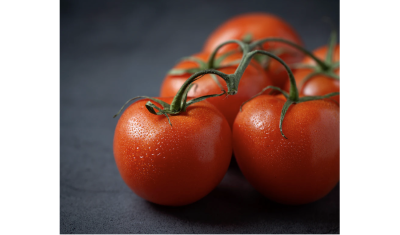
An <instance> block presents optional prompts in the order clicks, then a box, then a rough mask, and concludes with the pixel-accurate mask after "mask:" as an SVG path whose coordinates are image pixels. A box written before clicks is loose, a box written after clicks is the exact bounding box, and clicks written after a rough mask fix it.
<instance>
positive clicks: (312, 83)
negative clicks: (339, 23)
mask: <svg viewBox="0 0 400 235" xmlns="http://www.w3.org/2000/svg"><path fill="white" fill-rule="evenodd" d="M327 52H328V47H327V46H323V47H320V48H318V49H317V50H315V51H313V54H314V55H315V56H316V57H317V58H319V59H321V60H323V61H325V59H326V54H327ZM339 52H340V46H339V45H336V46H335V48H334V51H333V59H332V61H333V63H335V62H339V61H340V53H339ZM302 64H305V65H313V66H317V64H316V62H315V61H314V60H313V59H311V58H309V57H306V58H305V59H304V60H303V61H302ZM312 72H314V70H313V69H296V70H295V72H294V77H295V79H296V84H297V87H298V89H299V93H300V96H322V95H326V94H329V93H332V92H339V91H340V82H339V80H336V79H333V78H330V77H328V76H325V75H315V76H313V77H312V78H311V79H309V80H308V81H306V82H305V83H304V84H303V83H302V81H303V79H304V78H306V77H307V76H308V75H309V74H311V73H312ZM339 72H340V68H339V67H338V68H336V69H335V70H334V73H335V74H336V75H339ZM301 84H302V85H301ZM289 86H290V82H289V81H288V82H287V83H286V86H285V90H287V91H288V90H289ZM331 99H333V100H335V101H336V102H338V103H339V104H340V98H339V96H334V97H332V98H331Z"/></svg>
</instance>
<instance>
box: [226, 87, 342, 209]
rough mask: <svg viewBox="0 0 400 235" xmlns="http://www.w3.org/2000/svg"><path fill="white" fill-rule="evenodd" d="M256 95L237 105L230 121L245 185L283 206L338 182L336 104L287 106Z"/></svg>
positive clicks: (313, 198)
mask: <svg viewBox="0 0 400 235" xmlns="http://www.w3.org/2000/svg"><path fill="white" fill-rule="evenodd" d="M285 101H286V99H285V98H284V97H283V96H279V97H275V96H270V95H261V96H258V97H256V98H254V99H252V100H250V101H249V102H248V103H246V104H245V105H244V106H243V110H242V112H240V113H239V114H238V115H237V117H236V120H235V122H234V125H233V148H234V154H235V158H236V161H237V163H238V165H239V167H240V169H241V171H242V173H243V175H244V176H245V177H246V179H247V180H248V181H249V182H250V184H251V185H252V186H253V187H254V188H255V189H256V190H258V191H259V192H260V193H261V194H263V195H264V196H266V197H267V198H269V199H271V200H273V201H276V202H279V203H283V204H305V203H309V202H313V201H316V200H318V199H320V198H322V197H324V196H325V195H326V194H328V193H329V192H330V191H331V190H332V189H333V188H334V187H335V185H336V184H337V183H338V181H339V107H338V106H337V105H336V104H335V103H333V102H330V101H328V100H313V101H307V102H301V103H297V104H292V105H291V106H290V107H289V109H288V110H287V112H286V114H285V118H284V119H283V122H282V130H283V132H284V134H285V136H286V137H287V139H286V138H284V137H283V136H282V134H281V132H280V128H279V122H280V117H281V112H282V108H283V106H284V103H285Z"/></svg>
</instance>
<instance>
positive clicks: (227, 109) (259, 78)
mask: <svg viewBox="0 0 400 235" xmlns="http://www.w3.org/2000/svg"><path fill="white" fill-rule="evenodd" d="M195 57H196V58H199V59H201V60H203V61H204V62H207V60H208V58H209V54H208V53H199V54H197V55H195ZM241 57H242V54H241V53H236V54H232V55H230V56H229V57H227V58H226V59H225V60H224V61H223V63H221V66H224V65H226V64H228V63H230V62H232V61H235V60H237V59H241ZM198 67H199V65H198V64H196V63H195V62H192V61H183V62H180V63H178V64H177V65H176V66H175V67H174V69H187V68H198ZM236 68H237V65H233V66H228V67H224V68H220V69H217V70H219V71H221V72H223V73H226V74H233V73H234V72H235V70H236ZM190 75H191V74H188V73H185V74H182V75H167V77H166V78H165V79H164V82H163V84H162V86H161V91H160V96H161V97H169V96H174V95H175V94H176V93H177V92H178V90H179V89H180V87H181V86H182V84H183V83H184V82H185V81H186V80H187V79H188V78H189V77H190ZM211 76H212V75H210V74H207V75H204V77H202V78H201V79H199V80H197V81H196V82H195V83H196V84H197V85H198V86H197V88H192V89H191V90H190V91H189V94H188V95H189V96H191V97H199V96H204V95H210V94H217V93H221V88H220V87H219V85H218V84H217V83H216V82H215V81H214V80H213V79H212V77H211ZM218 81H219V82H220V84H221V85H222V86H223V88H224V89H225V90H227V86H226V82H225V81H224V80H223V79H222V78H220V77H218ZM269 85H272V81H271V79H270V77H269V76H268V75H267V74H265V72H264V71H263V69H262V67H261V66H260V65H259V64H258V63H256V62H253V61H252V62H251V63H250V64H249V66H248V67H247V68H246V70H245V72H244V74H243V75H242V78H241V80H240V83H239V87H238V93H237V94H236V95H232V96H221V97H214V98H210V99H207V101H209V102H210V103H212V104H213V105H215V107H217V108H218V110H219V111H221V113H222V114H223V115H224V116H225V118H226V119H227V121H228V123H229V125H230V126H232V125H233V121H234V120H235V117H236V115H237V113H238V112H239V108H240V106H241V105H242V103H243V102H245V101H246V100H248V99H250V98H251V97H253V96H254V95H256V94H257V93H259V92H260V91H261V90H262V89H263V88H264V87H267V86H269Z"/></svg>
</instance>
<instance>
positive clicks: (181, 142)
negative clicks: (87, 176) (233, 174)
mask: <svg viewBox="0 0 400 235" xmlns="http://www.w3.org/2000/svg"><path fill="white" fill-rule="evenodd" d="M158 99H160V100H162V101H165V102H167V103H171V101H172V98H158ZM147 101H149V100H148V99H144V100H140V101H137V102H135V103H133V104H131V105H130V106H129V107H128V108H127V109H126V110H125V112H124V113H123V114H122V116H121V117H120V119H119V121H118V124H117V127H116V129H115V135H114V157H115V161H116V163H117V167H118V170H119V172H120V174H121V176H122V178H123V180H124V181H125V183H126V184H127V185H128V186H129V187H130V188H131V189H132V190H133V191H134V192H135V193H136V194H137V195H138V196H140V197H142V198H144V199H146V200H148V201H150V202H153V203H157V204H161V205H169V206H180V205H186V204H190V203H193V202H195V201H197V200H199V199H201V198H203V197H204V196H206V195H207V194H208V193H210V192H211V191H212V190H213V189H214V188H215V187H216V186H217V185H218V183H219V182H220V181H221V180H222V178H223V177H224V175H225V173H226V171H227V169H228V166H229V163H230V159H231V156H232V143H231V141H232V140H231V130H230V127H229V125H228V123H227V121H226V119H225V118H224V116H223V115H222V114H221V113H220V112H219V111H218V110H217V109H216V108H215V107H214V106H213V105H211V104H210V103H208V102H207V101H201V102H198V103H195V104H193V105H191V106H190V107H188V108H187V109H186V112H183V113H180V114H178V115H171V116H170V120H171V123H172V127H171V126H170V125H169V123H168V120H167V118H166V117H165V116H164V115H160V116H157V115H154V114H151V113H150V112H149V111H148V110H147V109H146V107H145V104H146V102H147ZM156 105H157V106H158V107H159V108H161V106H160V105H159V104H156Z"/></svg>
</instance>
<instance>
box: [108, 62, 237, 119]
mask: <svg viewBox="0 0 400 235" xmlns="http://www.w3.org/2000/svg"><path fill="white" fill-rule="evenodd" d="M205 74H216V75H218V76H220V77H221V78H222V79H224V80H229V75H227V74H224V73H222V72H220V71H218V70H213V69H209V70H204V71H200V72H197V73H195V74H193V75H192V76H191V77H190V78H189V79H187V80H186V81H185V83H184V84H183V85H182V87H181V88H180V89H179V91H178V93H177V94H176V95H175V97H174V99H173V100H172V102H171V104H168V103H166V102H164V101H162V100H159V99H156V98H154V97H148V96H136V97H134V98H132V99H130V100H128V101H127V102H126V103H125V104H124V105H123V106H122V108H121V109H120V110H119V111H118V113H117V114H115V115H114V118H115V117H117V116H118V115H119V114H120V113H121V112H122V110H123V109H124V107H125V106H126V105H127V104H128V103H130V102H131V101H133V100H136V99H139V98H146V99H150V101H148V102H147V103H146V105H145V107H146V108H147V110H148V111H149V112H150V113H152V114H154V115H164V116H166V117H167V119H168V123H169V124H170V125H171V127H172V123H171V120H170V119H169V116H168V115H178V114H179V113H181V112H185V111H186V108H187V107H188V106H190V105H192V104H194V103H197V102H200V101H203V100H205V99H208V98H212V97H217V96H222V95H224V94H226V91H225V90H224V89H222V93H220V94H214V95H205V96H201V97H197V98H194V99H191V100H189V101H188V100H187V95H188V93H189V91H190V89H192V87H193V86H194V85H197V84H195V83H193V82H195V81H196V80H198V79H200V78H201V77H202V76H204V75H205ZM154 103H157V104H159V105H160V106H161V107H162V109H161V108H159V107H157V106H156V105H155V104H154Z"/></svg>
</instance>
